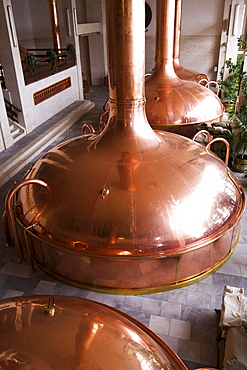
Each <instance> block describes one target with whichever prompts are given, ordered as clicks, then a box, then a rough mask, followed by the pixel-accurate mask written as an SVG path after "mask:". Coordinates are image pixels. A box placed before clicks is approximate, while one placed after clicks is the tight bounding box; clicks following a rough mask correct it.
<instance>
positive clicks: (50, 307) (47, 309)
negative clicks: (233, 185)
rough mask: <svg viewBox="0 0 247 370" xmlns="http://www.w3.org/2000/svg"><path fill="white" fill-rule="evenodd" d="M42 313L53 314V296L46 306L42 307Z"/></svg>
mask: <svg viewBox="0 0 247 370" xmlns="http://www.w3.org/2000/svg"><path fill="white" fill-rule="evenodd" d="M44 314H45V315H46V316H54V315H55V302H54V297H50V299H49V303H48V306H45V307H44Z"/></svg>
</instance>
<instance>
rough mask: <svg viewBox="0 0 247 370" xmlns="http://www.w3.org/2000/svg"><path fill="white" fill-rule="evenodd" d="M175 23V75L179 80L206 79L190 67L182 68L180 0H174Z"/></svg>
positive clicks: (197, 80)
mask: <svg viewBox="0 0 247 370" xmlns="http://www.w3.org/2000/svg"><path fill="white" fill-rule="evenodd" d="M175 5H176V8H175V25H174V46H173V66H174V70H175V73H176V75H177V76H178V77H179V78H181V80H187V81H193V82H196V83H199V82H200V81H201V80H206V81H207V80H208V76H207V75H205V74H204V73H198V72H196V71H192V70H191V69H187V68H184V67H183V66H182V65H181V63H180V37H181V19H182V0H176V4H175Z"/></svg>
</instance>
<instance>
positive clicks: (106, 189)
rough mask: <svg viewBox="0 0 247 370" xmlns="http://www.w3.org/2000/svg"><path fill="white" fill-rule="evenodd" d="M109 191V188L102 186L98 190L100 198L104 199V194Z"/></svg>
mask: <svg viewBox="0 0 247 370" xmlns="http://www.w3.org/2000/svg"><path fill="white" fill-rule="evenodd" d="M109 193H110V190H109V189H108V188H103V189H101V190H100V194H101V198H102V199H104V198H105V196H106V195H108V194H109Z"/></svg>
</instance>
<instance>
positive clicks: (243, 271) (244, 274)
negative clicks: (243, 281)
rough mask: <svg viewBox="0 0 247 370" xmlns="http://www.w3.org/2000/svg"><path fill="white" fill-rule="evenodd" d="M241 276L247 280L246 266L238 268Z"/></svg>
mask: <svg viewBox="0 0 247 370" xmlns="http://www.w3.org/2000/svg"><path fill="white" fill-rule="evenodd" d="M240 271H241V276H242V277H245V278H247V265H241V266H240Z"/></svg>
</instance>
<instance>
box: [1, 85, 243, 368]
mask: <svg viewBox="0 0 247 370" xmlns="http://www.w3.org/2000/svg"><path fill="white" fill-rule="evenodd" d="M107 94H108V91H107V89H105V88H100V87H98V88H93V91H91V93H90V94H88V95H86V99H90V100H93V101H94V102H95V103H96V104H95V108H93V110H92V111H90V112H89V113H87V115H85V116H84V117H83V119H82V120H80V122H78V123H76V124H75V125H74V126H72V128H70V129H69V130H68V132H67V136H66V138H71V137H73V136H76V135H79V134H80V133H81V126H82V124H83V123H84V122H87V123H91V124H93V125H95V127H97V125H98V122H99V115H100V114H101V108H102V105H103V104H104V102H105V100H106V98H107ZM64 139H65V137H63V138H61V141H63V140H64ZM57 142H58V141H57ZM57 142H55V143H53V144H54V145H55V144H57ZM19 145H20V146H21V142H19ZM26 169H27V168H24V169H23V171H21V172H20V173H19V174H18V175H16V176H15V178H13V179H12V180H11V181H9V182H8V183H6V184H5V185H4V186H2V187H1V188H0V211H1V213H2V212H3V210H4V199H5V195H6V193H7V191H8V190H9V189H10V188H11V187H12V184H13V181H14V180H16V181H19V180H20V179H21V178H22V174H23V172H25V171H26ZM241 181H242V183H243V185H244V187H245V188H247V180H244V179H241ZM246 243H247V212H245V214H244V216H243V218H242V231H241V235H240V240H239V243H238V246H237V248H236V250H235V252H234V254H233V255H232V257H231V258H230V260H229V261H228V262H227V263H226V264H225V265H224V266H222V267H221V268H220V269H219V270H218V271H217V272H215V273H214V274H213V275H211V276H209V277H207V278H206V279H204V280H201V281H200V282H197V283H195V284H193V285H190V286H188V287H186V288H181V289H179V290H173V291H169V292H163V293H156V294H150V295H140V296H123V295H111V294H101V293H96V292H92V291H86V290H83V289H79V288H76V287H72V286H68V285H65V284H62V283H60V282H57V281H56V280H54V279H52V278H50V277H48V276H47V275H45V274H44V273H43V272H41V271H37V272H34V273H31V268H30V264H29V262H28V261H27V262H25V263H23V264H19V263H18V262H17V255H16V251H15V249H14V248H10V249H7V248H5V239H4V235H3V230H2V225H1V229H0V298H6V297H13V296H20V295H30V294H52V295H55V294H59V295H71V296H77V297H84V298H85V297H86V298H89V299H93V300H95V301H99V302H103V303H105V304H107V305H109V306H112V307H116V308H118V309H120V310H122V311H124V312H126V313H128V314H129V315H131V316H133V317H135V318H136V319H137V320H139V321H141V322H142V323H144V324H145V325H147V326H148V327H149V328H150V329H152V330H153V331H154V332H155V333H156V334H158V335H159V336H160V337H161V338H162V339H163V340H164V341H165V342H166V343H167V344H168V345H169V346H170V347H171V348H172V349H173V350H174V351H175V352H176V353H177V354H178V355H179V356H180V358H181V359H182V360H183V361H184V363H185V364H186V365H187V366H188V368H189V369H191V370H192V369H196V368H199V367H203V366H207V367H216V365H217V346H216V330H217V327H216V325H217V324H216V314H215V311H214V310H215V309H216V308H220V307H221V297H222V293H223V288H224V286H225V285H231V286H236V287H242V288H246V290H247V253H246V248H247V247H246Z"/></svg>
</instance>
